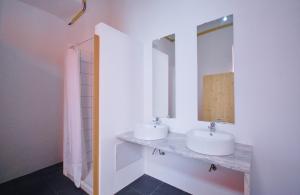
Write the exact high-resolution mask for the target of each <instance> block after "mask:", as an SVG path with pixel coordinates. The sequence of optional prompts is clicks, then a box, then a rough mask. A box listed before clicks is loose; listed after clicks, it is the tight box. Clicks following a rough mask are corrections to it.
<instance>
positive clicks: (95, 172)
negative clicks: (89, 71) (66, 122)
mask: <svg viewBox="0 0 300 195" xmlns="http://www.w3.org/2000/svg"><path fill="white" fill-rule="evenodd" d="M99 52H100V38H99V36H98V35H94V98H93V119H94V120H93V195H99V194H100V191H99V189H100V188H99V181H100V178H99V177H100V171H99V162H100V157H99V155H100V143H99V139H100V138H99V135H100V129H99V105H100V103H99V102H100V98H99V97H100V96H99V95H100V94H99V85H100V83H99V74H100V73H99V71H100V63H99V62H100V54H99Z"/></svg>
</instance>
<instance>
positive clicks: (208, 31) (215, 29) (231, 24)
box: [197, 23, 233, 36]
mask: <svg viewBox="0 0 300 195" xmlns="http://www.w3.org/2000/svg"><path fill="white" fill-rule="evenodd" d="M230 26H233V23H229V24H224V25H222V26H217V27H215V28H211V29H207V30H205V31H202V32H198V33H197V36H201V35H205V34H207V33H211V32H214V31H217V30H221V29H223V28H228V27H230Z"/></svg>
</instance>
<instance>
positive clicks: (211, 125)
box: [208, 121, 216, 134]
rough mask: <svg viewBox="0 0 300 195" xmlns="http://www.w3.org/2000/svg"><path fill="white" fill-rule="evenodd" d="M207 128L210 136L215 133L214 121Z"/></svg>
mask: <svg viewBox="0 0 300 195" xmlns="http://www.w3.org/2000/svg"><path fill="white" fill-rule="evenodd" d="M208 128H209V130H210V133H211V134H212V133H214V132H216V121H211V122H210V124H209V126H208Z"/></svg>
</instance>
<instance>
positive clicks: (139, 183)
mask: <svg viewBox="0 0 300 195" xmlns="http://www.w3.org/2000/svg"><path fill="white" fill-rule="evenodd" d="M161 184H162V182H161V181H160V180H158V179H155V178H153V177H151V176H149V175H143V176H142V177H140V178H139V179H137V180H135V181H134V182H133V183H131V184H130V186H131V187H132V188H133V189H135V190H136V191H137V192H138V193H140V194H143V195H148V194H151V193H152V192H153V191H154V190H155V189H156V188H157V187H158V186H159V185H161Z"/></svg>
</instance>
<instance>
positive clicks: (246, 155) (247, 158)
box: [117, 132, 252, 195]
mask: <svg viewBox="0 0 300 195" xmlns="http://www.w3.org/2000/svg"><path fill="white" fill-rule="evenodd" d="M117 137H118V138H119V139H120V140H123V141H127V142H131V143H135V144H139V145H142V146H147V147H151V148H157V149H161V150H163V151H166V152H172V153H175V154H179V155H181V156H183V157H187V158H193V159H198V160H203V161H205V162H208V163H213V164H215V165H219V166H222V167H226V168H228V169H232V170H235V171H240V172H243V173H244V187H245V188H244V191H245V194H246V195H249V194H250V189H249V186H250V169H251V158H252V146H250V145H245V144H239V143H236V144H235V151H234V153H233V154H232V155H227V156H211V155H205V154H200V153H196V152H193V151H191V150H190V149H188V148H187V147H186V142H185V137H186V135H185V134H178V133H169V135H168V136H167V137H166V138H164V139H160V140H154V141H145V140H140V139H137V138H135V137H134V136H133V132H127V133H123V134H121V135H118V136H117Z"/></svg>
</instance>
